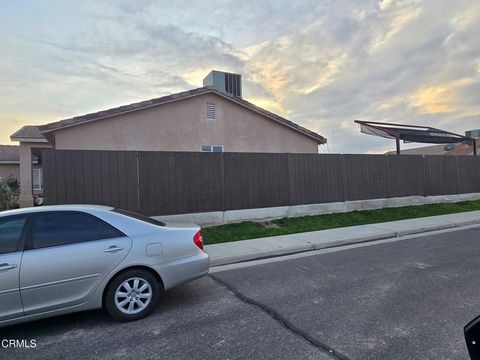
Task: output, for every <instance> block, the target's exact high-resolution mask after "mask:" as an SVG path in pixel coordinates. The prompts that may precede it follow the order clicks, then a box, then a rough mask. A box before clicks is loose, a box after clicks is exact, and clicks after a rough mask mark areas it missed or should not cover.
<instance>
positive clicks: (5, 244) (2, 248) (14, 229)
mask: <svg viewBox="0 0 480 360" xmlns="http://www.w3.org/2000/svg"><path fill="white" fill-rule="evenodd" d="M26 219H27V218H26V216H11V217H6V218H0V254H8V253H12V252H16V251H20V250H22V249H21V247H22V244H21V240H22V232H23V227H24V226H25V221H26Z"/></svg>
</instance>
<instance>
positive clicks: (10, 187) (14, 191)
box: [0, 176, 20, 210]
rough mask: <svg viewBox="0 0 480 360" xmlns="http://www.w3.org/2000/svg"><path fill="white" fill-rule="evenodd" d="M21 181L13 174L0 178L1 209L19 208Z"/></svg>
mask: <svg viewBox="0 0 480 360" xmlns="http://www.w3.org/2000/svg"><path fill="white" fill-rule="evenodd" d="M19 196H20V181H19V180H18V179H17V178H14V177H13V176H9V177H6V178H5V179H0V210H8V209H15V208H18V197H19Z"/></svg>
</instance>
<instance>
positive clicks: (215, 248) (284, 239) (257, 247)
mask: <svg viewBox="0 0 480 360" xmlns="http://www.w3.org/2000/svg"><path fill="white" fill-rule="evenodd" d="M473 224H480V211H469V212H464V213H457V214H449V215H439V216H429V217H424V218H417V219H409V220H399V221H390V222H384V223H377V224H371V225H359V226H350V227H342V228H336V229H328V230H320V231H311V232H304V233H297V234H289V235H280V236H272V237H265V238H259V239H252V240H241V241H232V242H227V243H222V244H212V245H206V246H205V250H206V251H207V252H208V253H209V255H210V260H211V263H210V265H211V266H218V265H225V264H231V263H236V262H241V261H248V260H254V259H259V258H264V257H271V256H279V255H286V254H293V253H297V252H303V251H311V250H318V249H324V248H328V247H333V246H340V245H348V244H355V243H361V242H367V241H374V240H381V239H388V238H392V237H399V236H405V235H411V234H418V233H422V232H427V231H434V230H443V229H449V228H454V227H460V226H466V225H473Z"/></svg>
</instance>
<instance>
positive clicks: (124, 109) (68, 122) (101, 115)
mask: <svg viewBox="0 0 480 360" xmlns="http://www.w3.org/2000/svg"><path fill="white" fill-rule="evenodd" d="M208 93H213V94H216V95H218V96H221V97H223V98H225V99H228V100H230V101H232V102H234V103H237V104H238V105H240V106H243V107H245V108H247V109H250V110H252V111H254V112H256V113H258V114H261V115H263V116H265V117H267V118H269V119H270V120H273V121H275V122H277V123H279V124H281V125H284V126H286V127H288V128H290V129H292V130H295V131H297V132H300V133H302V134H303V135H306V136H308V137H310V138H312V139H314V140H316V141H318V143H319V144H325V143H326V142H327V139H326V138H325V137H323V136H322V135H320V134H317V133H315V132H313V131H311V130H309V129H306V128H304V127H303V126H300V125H298V124H296V123H294V122H292V121H290V120H287V119H285V118H283V117H281V116H278V115H276V114H274V113H272V112H270V111H267V110H265V109H262V108H261V107H258V106H256V105H254V104H252V103H250V102H248V101H246V100H244V99H242V98H238V97H233V96H231V95H229V94H226V93H223V92H221V91H218V90H216V89H214V88H212V87H210V86H206V87H201V88H197V89H193V90H188V91H183V92H180V93H176V94H171V95H167V96H162V97H159V98H154V99H150V100H146V101H141V102H136V103H133V104H129V105H123V106H119V107H116V108H111V109H107V110H102V111H98V112H94V113H89V114H85V115H81V116H75V117H72V118H69V119H65V120H60V121H56V122H53V123H50V124H46V125H41V126H38V129H37V130H38V132H39V134H40V135H41V136H43V134H47V133H50V132H54V131H56V130H60V129H65V128H68V127H72V126H77V125H81V124H84V123H87V122H91V121H97V120H101V119H105V118H109V117H112V116H115V115H120V114H124V113H129V112H132V111H137V110H142V109H147V108H150V107H154V106H158V105H162V104H167V103H170V102H174V101H178V100H182V99H187V98H190V97H194V96H199V95H203V94H208ZM24 128H25V127H24ZM22 129H23V128H22ZM22 129H20V130H19V131H17V133H19V132H21V131H22ZM30 130H31V131H32V132H34V130H33V129H30ZM17 133H15V134H13V135H12V136H11V139H12V140H14V139H15V138H18V137H19V136H18V135H17ZM14 136H15V137H14Z"/></svg>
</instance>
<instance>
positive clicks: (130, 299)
mask: <svg viewBox="0 0 480 360" xmlns="http://www.w3.org/2000/svg"><path fill="white" fill-rule="evenodd" d="M150 301H152V287H151V286H150V284H149V283H148V281H146V280H145V279H142V278H130V279H128V280H125V281H124V282H123V283H121V284H120V286H119V287H118V288H117V291H116V292H115V305H116V306H117V309H118V310H120V311H121V312H123V313H124V314H129V315H132V314H137V313H139V312H141V311H143V310H145V308H146V307H147V306H148V304H150Z"/></svg>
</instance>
